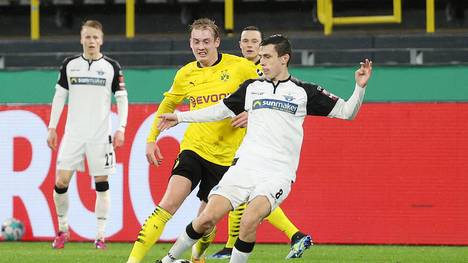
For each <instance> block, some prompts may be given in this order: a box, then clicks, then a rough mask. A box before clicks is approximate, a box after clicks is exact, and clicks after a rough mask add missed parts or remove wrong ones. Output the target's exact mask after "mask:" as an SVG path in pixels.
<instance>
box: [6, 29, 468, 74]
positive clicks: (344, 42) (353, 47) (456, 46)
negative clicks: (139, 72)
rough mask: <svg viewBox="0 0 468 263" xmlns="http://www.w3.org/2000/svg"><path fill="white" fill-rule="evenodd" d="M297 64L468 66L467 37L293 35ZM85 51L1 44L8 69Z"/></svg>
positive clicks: (125, 43) (173, 59)
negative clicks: (368, 62) (364, 61)
mask: <svg viewBox="0 0 468 263" xmlns="http://www.w3.org/2000/svg"><path fill="white" fill-rule="evenodd" d="M291 42H292V44H293V48H294V54H293V59H292V65H299V66H313V65H354V64H355V63H356V61H359V60H361V59H362V58H364V57H367V58H371V59H372V60H373V61H374V62H375V63H378V64H381V65H408V64H415V65H434V64H464V63H465V64H466V63H468V52H467V51H468V48H467V43H468V35H465V36H458V35H457V36H454V35H436V36H435V35H434V36H431V35H406V36H402V35H397V36H389V35H375V36H371V35H369V36H336V37H335V36H332V37H322V36H311V37H291ZM221 49H222V50H223V51H225V52H230V53H236V54H238V53H239V51H238V48H237V38H235V37H233V38H225V39H224V40H223V41H222V46H221ZM80 50H81V46H80V45H79V43H78V41H76V40H75V39H73V40H42V41H38V42H33V41H29V40H16V41H0V57H3V67H4V68H38V67H57V66H59V65H60V63H61V61H62V60H63V59H64V58H65V57H67V56H70V55H73V54H77V53H79V52H80ZM104 50H105V53H106V54H107V55H108V56H110V57H114V58H116V59H117V60H118V61H120V62H121V64H122V65H124V66H125V67H166V66H179V65H183V64H185V63H187V62H188V61H190V60H192V58H193V56H192V54H191V51H190V49H189V47H188V41H187V40H184V39H179V40H161V39H157V38H156V37H155V38H154V39H144V40H125V39H113V40H107V41H106V42H105V46H104Z"/></svg>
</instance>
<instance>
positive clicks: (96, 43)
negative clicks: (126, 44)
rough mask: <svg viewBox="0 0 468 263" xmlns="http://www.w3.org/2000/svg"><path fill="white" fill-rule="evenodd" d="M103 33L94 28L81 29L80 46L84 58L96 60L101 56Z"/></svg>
mask: <svg viewBox="0 0 468 263" xmlns="http://www.w3.org/2000/svg"><path fill="white" fill-rule="evenodd" d="M102 36H103V33H102V31H101V30H99V29H96V28H94V27H87V26H85V27H83V28H82V29H81V41H80V43H81V45H82V46H83V52H84V54H85V55H86V56H90V57H91V58H96V57H95V56H99V55H100V54H101V46H102V43H103V40H102Z"/></svg>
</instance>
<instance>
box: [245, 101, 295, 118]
mask: <svg viewBox="0 0 468 263" xmlns="http://www.w3.org/2000/svg"><path fill="white" fill-rule="evenodd" d="M297 107H298V106H297V104H294V103H291V102H287V101H281V100H272V99H259V100H254V101H253V103H252V109H253V110H256V109H265V108H267V109H273V110H279V111H284V112H287V113H291V114H296V111H297Z"/></svg>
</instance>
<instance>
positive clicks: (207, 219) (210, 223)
mask: <svg viewBox="0 0 468 263" xmlns="http://www.w3.org/2000/svg"><path fill="white" fill-rule="evenodd" d="M199 219H200V221H199V223H200V225H201V227H202V228H203V231H207V230H208V229H212V228H213V227H214V226H216V223H218V220H217V217H216V216H215V215H213V214H208V213H202V214H201V215H200V218H199Z"/></svg>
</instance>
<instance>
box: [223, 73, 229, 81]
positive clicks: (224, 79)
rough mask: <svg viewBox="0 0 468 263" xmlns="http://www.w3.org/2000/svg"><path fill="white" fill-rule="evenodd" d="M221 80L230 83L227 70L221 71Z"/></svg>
mask: <svg viewBox="0 0 468 263" xmlns="http://www.w3.org/2000/svg"><path fill="white" fill-rule="evenodd" d="M221 80H222V81H228V80H229V73H228V71H227V70H222V71H221Z"/></svg>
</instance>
